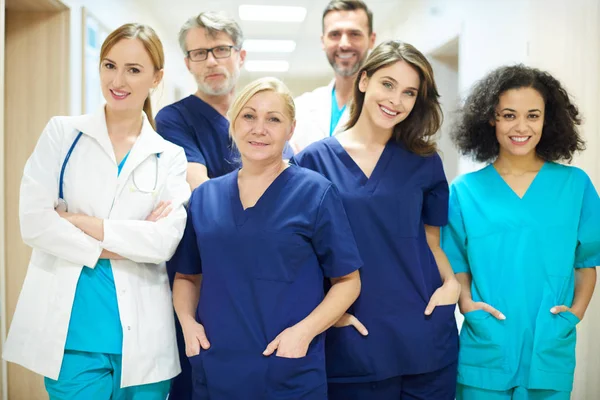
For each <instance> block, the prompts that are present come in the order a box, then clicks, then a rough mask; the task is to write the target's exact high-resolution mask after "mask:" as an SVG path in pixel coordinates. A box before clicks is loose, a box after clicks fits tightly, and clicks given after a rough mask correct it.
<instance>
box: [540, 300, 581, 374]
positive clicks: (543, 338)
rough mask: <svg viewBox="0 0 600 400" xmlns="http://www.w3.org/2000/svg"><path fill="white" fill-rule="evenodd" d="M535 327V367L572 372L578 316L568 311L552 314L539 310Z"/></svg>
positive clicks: (573, 369)
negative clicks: (540, 313)
mask: <svg viewBox="0 0 600 400" xmlns="http://www.w3.org/2000/svg"><path fill="white" fill-rule="evenodd" d="M541 312H542V313H544V314H543V317H542V315H540V316H539V317H538V322H537V325H536V329H535V340H534V345H533V347H534V354H535V356H534V360H533V362H532V364H533V365H534V366H535V368H537V369H540V370H543V371H547V372H561V373H565V374H572V373H573V372H574V371H575V344H576V342H577V329H576V326H577V324H578V323H579V318H577V316H576V315H575V314H573V313H572V312H570V311H565V312H562V313H560V314H557V315H555V314H552V313H550V311H547V313H546V312H545V310H543V311H541Z"/></svg>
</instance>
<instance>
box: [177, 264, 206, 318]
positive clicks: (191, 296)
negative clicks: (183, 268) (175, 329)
mask: <svg viewBox="0 0 600 400" xmlns="http://www.w3.org/2000/svg"><path fill="white" fill-rule="evenodd" d="M201 283H202V275H182V274H179V273H177V274H176V275H175V281H174V282H173V306H174V307H175V313H176V314H177V318H179V322H180V323H181V325H182V326H183V325H185V324H186V323H187V322H190V321H196V309H197V308H198V301H199V299H200V285H201Z"/></svg>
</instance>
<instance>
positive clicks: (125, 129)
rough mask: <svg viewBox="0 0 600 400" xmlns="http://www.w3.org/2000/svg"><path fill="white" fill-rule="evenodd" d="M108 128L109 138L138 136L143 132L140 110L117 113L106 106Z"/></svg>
mask: <svg viewBox="0 0 600 400" xmlns="http://www.w3.org/2000/svg"><path fill="white" fill-rule="evenodd" d="M104 110H105V114H106V128H107V130H108V135H109V136H113V137H115V136H121V137H126V136H138V135H139V134H140V131H141V130H142V124H143V121H144V119H143V117H142V113H141V112H140V110H124V111H115V110H113V109H111V108H110V107H108V105H107V106H105V108H104Z"/></svg>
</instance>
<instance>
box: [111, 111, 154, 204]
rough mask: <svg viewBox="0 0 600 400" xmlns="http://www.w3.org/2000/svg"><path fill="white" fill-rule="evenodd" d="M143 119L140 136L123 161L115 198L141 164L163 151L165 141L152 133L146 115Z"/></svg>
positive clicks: (152, 130)
mask: <svg viewBox="0 0 600 400" xmlns="http://www.w3.org/2000/svg"><path fill="white" fill-rule="evenodd" d="M143 118H144V122H143V125H142V131H141V133H140V136H139V137H138V138H137V140H136V142H135V144H134V145H133V147H132V148H131V151H130V152H129V156H128V157H127V161H125V164H124V165H123V169H122V170H121V173H120V174H119V179H118V180H117V191H116V197H118V196H119V194H120V193H121V191H122V190H123V188H124V187H125V184H126V183H127V181H128V180H129V177H130V175H131V174H132V173H133V171H134V170H135V169H136V168H137V167H138V166H139V165H140V164H141V163H142V162H144V161H145V160H146V159H147V158H148V157H149V156H156V155H157V154H160V153H162V152H163V151H165V140H164V139H163V138H162V137H160V136H159V135H158V134H157V133H156V132H155V131H154V129H153V128H152V126H151V125H150V122H149V121H148V118H146V114H144V115H143Z"/></svg>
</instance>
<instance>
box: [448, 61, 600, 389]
mask: <svg viewBox="0 0 600 400" xmlns="http://www.w3.org/2000/svg"><path fill="white" fill-rule="evenodd" d="M580 123H581V118H580V115H579V112H578V110H577V107H576V106H575V105H574V104H573V103H572V102H571V100H570V98H569V95H568V93H567V92H566V90H565V89H564V88H563V86H562V85H561V84H560V83H559V82H558V81H557V80H556V79H555V78H553V77H552V76H551V75H550V74H548V73H547V72H543V71H540V70H538V69H534V68H528V67H525V66H523V65H516V66H509V67H501V68H498V69H496V70H495V71H493V72H491V73H490V74H489V75H488V76H487V77H485V78H484V79H483V80H482V81H480V82H479V83H478V84H477V85H476V86H475V87H474V89H473V91H472V93H471V94H470V96H469V97H468V98H467V100H466V102H465V104H464V107H463V108H462V110H461V116H460V118H459V120H458V123H457V124H456V126H455V129H454V131H453V139H454V141H455V143H456V145H457V146H458V148H459V150H460V151H461V153H463V154H465V155H471V156H472V157H473V158H474V159H475V160H477V161H480V162H486V163H489V165H488V166H486V167H485V168H483V169H481V170H479V171H477V172H473V173H470V174H466V175H463V176H461V177H459V178H458V179H457V180H456V181H455V182H454V183H453V184H452V185H451V188H450V211H449V223H448V225H447V227H445V228H444V230H443V249H444V250H445V251H446V254H447V255H448V258H449V259H450V263H451V265H452V267H453V268H454V271H455V273H456V274H457V275H456V276H457V278H458V280H459V281H460V282H461V284H462V292H461V295H460V300H459V308H460V310H461V312H462V313H463V314H464V316H465V322H464V325H463V328H462V331H461V335H460V344H461V346H460V355H459V367H458V390H457V399H458V400H495V399H498V400H500V399H506V400H508V399H546V400H562V399H565V400H566V399H569V397H570V392H571V390H572V386H573V374H574V370H575V342H576V328H575V326H576V325H577V324H578V323H579V322H580V321H581V319H582V318H583V315H584V313H585V310H586V308H587V306H588V304H589V301H590V299H591V296H592V293H593V291H594V285H595V282H596V270H595V266H597V265H598V264H599V263H600V199H599V198H598V194H597V192H596V190H595V189H594V186H593V184H592V182H591V181H590V179H589V178H588V176H587V175H586V174H585V172H583V171H582V170H581V169H578V168H575V167H570V166H566V165H562V164H558V162H559V161H567V162H569V161H571V160H572V158H573V154H574V153H575V152H576V151H581V150H583V149H584V143H583V140H582V139H581V137H580V135H579V133H578V130H577V126H578V125H580Z"/></svg>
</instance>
